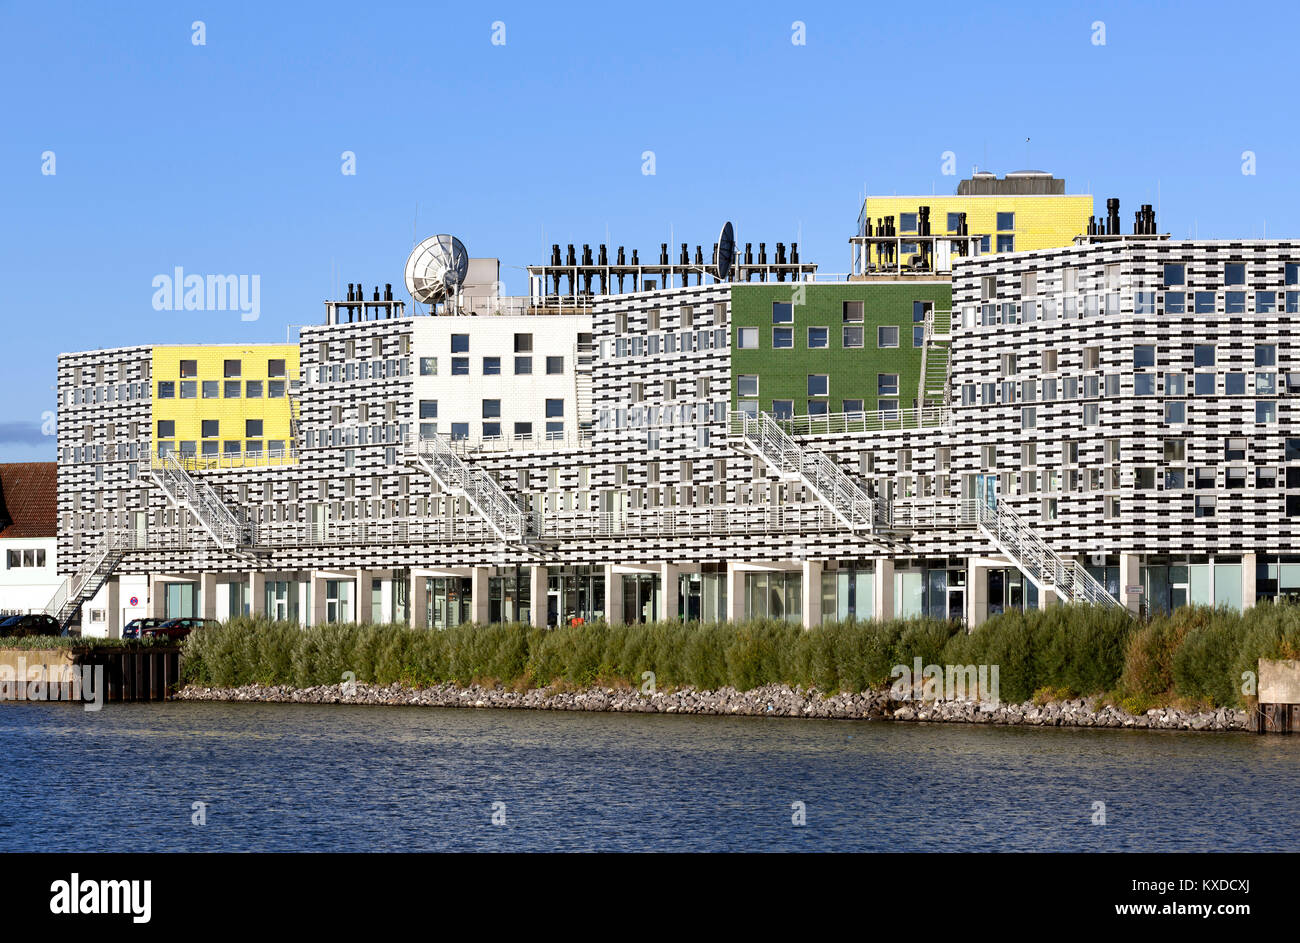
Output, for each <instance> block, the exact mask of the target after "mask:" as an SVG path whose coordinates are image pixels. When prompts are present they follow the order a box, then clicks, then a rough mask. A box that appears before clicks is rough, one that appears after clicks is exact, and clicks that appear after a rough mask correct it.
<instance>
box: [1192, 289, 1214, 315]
mask: <svg viewBox="0 0 1300 943" xmlns="http://www.w3.org/2000/svg"><path fill="white" fill-rule="evenodd" d="M1193 297H1194V299H1195V307H1194V310H1195V312H1196V313H1197V314H1214V292H1212V291H1198V292H1196V293H1195V294H1194V295H1193Z"/></svg>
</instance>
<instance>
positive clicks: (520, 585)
mask: <svg viewBox="0 0 1300 943" xmlns="http://www.w3.org/2000/svg"><path fill="white" fill-rule="evenodd" d="M529 575H530V574H529V571H528V568H527V567H521V566H517V567H514V568H503V569H501V570H499V571H498V575H496V576H489V577H488V621H489V622H528V621H530V619H531V617H532V607H531V605H530V602H531V597H532V585H531V584H530V583H529Z"/></svg>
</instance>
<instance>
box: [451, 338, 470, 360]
mask: <svg viewBox="0 0 1300 943" xmlns="http://www.w3.org/2000/svg"><path fill="white" fill-rule="evenodd" d="M451 352H452V353H453V354H468V353H469V335H468V334H453V335H451ZM454 362H455V361H453V363H454Z"/></svg>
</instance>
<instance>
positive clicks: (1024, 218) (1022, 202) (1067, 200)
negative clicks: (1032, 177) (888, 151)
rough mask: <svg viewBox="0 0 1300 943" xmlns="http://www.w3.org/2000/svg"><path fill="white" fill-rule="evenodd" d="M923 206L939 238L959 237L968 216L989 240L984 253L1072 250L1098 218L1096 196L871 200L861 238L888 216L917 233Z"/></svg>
mask: <svg viewBox="0 0 1300 943" xmlns="http://www.w3.org/2000/svg"><path fill="white" fill-rule="evenodd" d="M922 206H928V207H930V233H931V235H935V236H939V235H945V234H947V233H950V232H954V231H955V230H956V225H957V224H956V214H958V213H965V214H966V231H967V232H968V233H969V234H970V235H972V236H984V235H987V236H988V237H989V239H988V242H989V244H988V246H987V247H984V248H982V249H981V251H984V252H1023V251H1027V250H1031V249H1056V248H1060V247H1062V246H1069V245H1072V244H1073V240H1074V237H1075V236H1079V235H1082V234H1084V233H1086V232H1087V231H1088V217H1089V216H1091V215H1092V214H1093V209H1092V196H1091V195H1090V194H1083V195H1072V194H1035V195H1026V196H1011V195H1007V196H868V197H867V199H866V201H865V202H864V204H863V210H862V214H861V216H860V217H859V220H858V235H862V234H863V227H862V222H863V220H865V219H867V218H869V219H870V220H871V225H872V227H875V225H876V221H877V220H879V219H883V218H884V217H886V216H892V217H894V225H895V227H896V228H897V231H898V234H899V235H900V236H906V235H908V233H914V232H916V225H915V217H916V215H917V210H918V208H919V207H922ZM907 214H910V215H907ZM950 214H951V217H952V218H951V219H950V218H949V217H950Z"/></svg>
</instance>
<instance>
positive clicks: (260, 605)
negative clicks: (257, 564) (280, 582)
mask: <svg viewBox="0 0 1300 943" xmlns="http://www.w3.org/2000/svg"><path fill="white" fill-rule="evenodd" d="M248 611H249V613H250V614H252V615H253V616H254V617H256V616H265V615H266V574H265V573H259V572H257V570H253V571H251V572H250V573H249V574H248Z"/></svg>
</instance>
